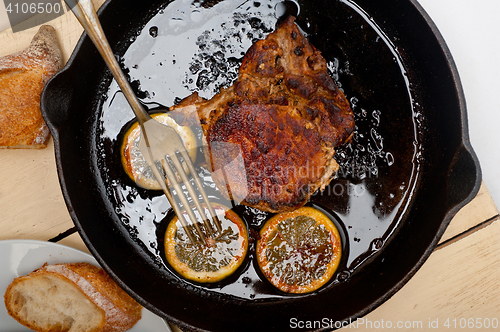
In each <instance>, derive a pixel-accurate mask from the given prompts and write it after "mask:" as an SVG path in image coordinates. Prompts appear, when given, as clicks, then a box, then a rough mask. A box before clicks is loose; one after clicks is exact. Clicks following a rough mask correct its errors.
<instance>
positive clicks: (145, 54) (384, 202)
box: [98, 0, 421, 299]
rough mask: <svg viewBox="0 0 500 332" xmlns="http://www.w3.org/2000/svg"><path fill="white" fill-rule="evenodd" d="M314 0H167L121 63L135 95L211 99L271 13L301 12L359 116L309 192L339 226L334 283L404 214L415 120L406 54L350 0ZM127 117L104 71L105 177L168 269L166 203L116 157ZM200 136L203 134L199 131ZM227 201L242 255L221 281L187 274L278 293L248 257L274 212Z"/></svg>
mask: <svg viewBox="0 0 500 332" xmlns="http://www.w3.org/2000/svg"><path fill="white" fill-rule="evenodd" d="M314 4H316V6H317V8H315V7H314V5H311V4H309V3H308V6H307V10H306V9H305V8H301V7H300V2H295V1H293V2H292V1H287V2H286V3H285V4H281V3H280V2H279V1H272V0H266V1H195V2H193V3H186V1H174V2H172V3H170V4H169V5H168V6H167V7H166V8H164V9H162V10H161V11H160V12H159V13H158V14H157V15H156V16H154V17H153V18H152V19H151V20H150V21H149V22H148V23H147V24H146V25H145V26H144V27H143V28H142V30H141V32H140V33H139V34H138V35H137V38H136V39H135V41H134V42H133V43H131V45H130V47H129V48H128V50H127V51H126V52H125V54H123V56H122V58H121V63H122V65H123V66H124V68H125V69H126V71H127V73H128V75H129V77H130V80H131V81H132V82H133V86H134V88H135V90H136V93H137V94H138V96H139V97H140V98H141V99H142V101H143V102H144V104H145V105H146V106H148V107H150V108H152V109H155V108H158V109H159V110H166V106H169V105H173V104H175V103H177V102H179V101H180V100H181V99H182V98H185V97H187V96H188V95H190V94H191V93H192V92H194V91H196V92H198V93H199V94H200V95H201V96H202V97H205V98H211V97H212V96H213V95H214V94H216V93H217V92H218V91H219V89H220V88H221V87H227V86H230V85H231V84H232V83H233V82H234V80H235V79H236V77H237V72H238V68H239V65H240V63H241V59H242V57H243V55H244V54H245V52H246V50H247V49H248V48H249V47H250V46H251V44H252V43H253V42H254V41H255V40H257V39H261V38H265V36H266V35H267V34H268V33H269V32H271V31H273V30H274V27H275V24H276V22H277V21H278V19H279V16H280V15H277V14H276V13H277V12H282V13H288V12H292V13H294V14H298V16H297V24H298V25H299V27H300V28H301V29H302V31H303V32H304V33H305V34H306V35H307V36H308V38H309V40H310V41H311V43H312V44H313V45H314V46H315V47H316V48H317V49H319V50H321V52H322V54H323V56H324V57H325V59H326V60H327V62H328V68H329V72H330V75H331V77H332V78H333V79H334V80H335V82H336V83H337V84H338V86H339V87H340V88H341V89H342V90H343V91H344V92H345V95H346V96H347V97H348V99H349V100H350V102H351V106H352V109H353V111H354V114H355V121H356V129H355V134H354V137H353V140H352V141H351V142H350V143H349V144H346V145H344V146H341V147H339V148H338V149H337V153H336V157H335V158H336V160H337V162H338V163H339V165H340V170H339V173H338V174H337V178H336V179H334V180H333V181H332V182H331V183H330V185H329V186H328V187H327V188H326V189H325V190H324V191H323V192H317V193H315V194H314V195H313V196H312V199H311V202H310V203H309V204H311V205H312V206H315V207H317V208H319V209H321V210H323V211H324V212H325V213H326V214H328V215H329V216H330V217H331V218H332V220H333V221H334V222H335V223H336V225H337V227H338V229H339V231H340V232H341V235H342V240H343V258H342V261H341V265H340V267H339V270H338V273H337V275H336V276H334V278H333V280H332V281H331V282H330V284H328V285H327V286H325V287H334V285H335V284H337V283H340V282H344V281H345V280H347V279H348V278H349V276H350V275H352V274H353V273H356V272H357V271H358V270H360V269H362V267H363V265H364V264H365V263H366V262H367V261H369V259H370V258H371V257H374V255H377V254H383V249H384V244H385V243H387V241H390V239H391V237H392V236H393V235H394V234H395V232H396V231H397V228H398V225H399V224H400V223H402V222H404V217H405V213H406V211H407V209H408V202H409V198H410V196H411V194H412V192H413V191H414V190H415V185H416V182H417V178H418V171H419V160H420V159H419V158H417V156H418V155H420V153H421V152H420V151H419V142H418V131H419V123H418V122H417V121H415V118H416V116H415V114H417V111H416V110H415V105H416V103H415V102H414V100H413V96H412V93H411V89H410V88H409V83H408V80H407V78H406V72H405V68H404V64H403V62H402V61H401V59H400V57H399V55H398V53H397V51H396V48H395V47H394V46H393V45H392V44H391V43H390V42H388V39H387V37H386V36H385V35H384V33H383V32H382V31H380V29H378V27H377V25H376V24H375V23H374V22H373V21H372V20H371V19H370V18H369V17H368V16H367V15H366V14H364V13H363V11H362V10H361V9H360V8H358V7H356V6H355V5H353V3H351V2H350V1H329V2H328V6H325V5H324V4H323V3H322V2H321V1H317V2H314ZM325 8H328V9H325ZM133 119H134V115H133V113H132V111H131V110H130V108H129V107H128V105H127V103H126V101H125V98H124V97H123V95H122V94H121V93H120V92H119V89H118V87H117V84H116V82H114V81H113V82H111V84H109V88H108V98H107V100H106V101H105V102H104V104H103V107H102V113H101V121H100V123H101V128H100V129H99V130H98V131H99V135H100V138H99V140H98V144H99V147H100V149H101V150H102V156H103V161H102V162H103V164H104V166H103V167H105V168H106V169H107V170H109V172H104V173H105V175H104V176H105V177H106V178H105V179H103V180H104V183H105V184H106V186H107V193H108V196H109V197H110V198H111V200H112V201H113V202H114V210H115V212H116V214H117V215H118V216H119V218H120V220H121V221H122V226H123V227H125V228H126V229H127V232H128V233H129V234H130V236H131V238H132V239H134V241H135V242H136V243H137V244H138V245H140V246H141V247H143V248H146V250H147V251H148V252H149V253H150V254H151V257H152V258H153V259H154V260H155V262H156V264H157V265H158V268H159V269H160V270H161V271H165V273H173V271H172V270H171V269H170V268H169V266H168V264H167V263H165V260H164V255H163V248H162V242H163V241H162V236H163V235H162V232H164V230H165V228H166V222H168V220H169V215H171V208H170V205H169V203H168V201H167V199H166V198H165V197H164V196H163V195H162V193H161V192H155V191H148V190H144V189H141V188H139V187H137V186H136V185H135V184H134V183H133V182H132V181H131V180H130V179H129V178H128V177H127V176H126V175H125V173H124V172H123V171H122V169H121V164H120V161H119V157H117V153H116V151H117V146H119V145H120V144H121V139H122V135H123V133H124V131H125V129H126V127H127V125H128V124H130V123H131V122H132V121H133ZM197 135H198V138H201V132H198V133H197ZM197 160H198V161H200V160H201V164H199V166H198V168H197V169H198V173H199V175H200V177H201V178H202V179H203V180H204V184H205V187H206V189H207V190H208V191H209V194H210V195H211V197H212V198H213V199H218V198H217V197H218V196H220V195H218V194H217V190H216V187H215V185H214V183H213V182H212V181H211V178H210V173H209V172H208V171H207V170H206V168H205V167H204V165H203V153H202V152H201V151H199V155H198V159H197ZM235 210H236V211H237V213H239V214H240V216H241V217H242V218H243V219H244V220H245V221H246V223H247V225H248V227H249V233H250V237H251V238H250V248H249V254H248V256H247V259H246V262H245V264H243V266H242V267H241V268H240V269H239V270H238V271H237V272H236V273H235V274H234V275H233V276H231V277H229V278H228V279H226V280H225V281H223V282H222V283H219V284H216V285H211V286H209V285H197V284H192V283H189V282H188V281H186V284H187V285H188V284H189V287H192V288H193V289H197V288H199V287H202V288H209V289H210V290H211V291H214V292H222V293H226V294H231V295H235V296H238V297H242V298H247V299H259V298H274V297H281V296H286V295H284V294H280V293H278V292H277V291H276V290H275V289H274V288H273V287H272V286H270V285H269V283H267V282H266V281H265V278H263V277H262V276H260V272H259V268H258V267H257V266H256V263H255V260H254V245H255V240H256V239H255V237H256V234H258V231H259V229H260V227H261V226H262V224H263V223H264V222H265V221H266V220H267V219H268V218H269V217H270V216H271V215H270V214H268V213H264V212H261V211H258V210H256V209H253V208H249V207H244V206H238V207H236V208H235ZM252 234H253V235H252Z"/></svg>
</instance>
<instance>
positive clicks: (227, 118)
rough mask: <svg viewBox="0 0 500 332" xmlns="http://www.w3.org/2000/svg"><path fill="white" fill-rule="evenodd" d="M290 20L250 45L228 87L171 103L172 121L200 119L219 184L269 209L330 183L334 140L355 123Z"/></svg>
mask: <svg viewBox="0 0 500 332" xmlns="http://www.w3.org/2000/svg"><path fill="white" fill-rule="evenodd" d="M294 21H295V18H294V17H289V18H288V19H286V20H285V21H284V22H283V23H282V24H281V25H279V26H278V27H277V29H276V30H275V31H274V32H273V33H271V34H269V35H268V36H267V37H266V38H265V39H263V40H259V41H257V42H255V43H254V44H253V45H252V46H251V47H250V49H249V50H248V51H247V53H246V54H245V56H244V58H243V61H242V64H241V66H240V69H239V76H238V79H237V80H236V82H235V83H234V84H233V85H232V86H231V87H229V88H227V89H221V91H220V92H219V93H218V94H217V95H215V96H214V97H213V98H211V99H210V100H205V99H203V98H201V97H199V96H198V94H197V93H194V94H192V95H191V96H189V97H187V98H186V99H184V100H183V101H182V102H180V103H179V104H178V105H176V106H173V107H172V108H171V111H172V113H171V114H172V115H173V116H174V117H175V118H176V119H177V120H178V121H180V122H183V123H184V124H188V123H191V124H193V123H195V122H199V123H200V124H201V127H202V129H203V133H204V140H205V143H206V144H207V146H208V151H209V153H210V161H211V166H212V168H213V179H214V181H215V183H216V185H217V186H218V188H219V189H221V192H225V190H224V189H226V190H227V192H226V195H227V196H228V197H229V198H231V199H233V200H235V201H237V202H239V203H241V204H245V205H248V206H252V207H255V208H257V209H260V210H263V211H268V212H274V213H277V212H284V211H290V210H294V209H296V208H298V207H300V206H302V205H304V204H305V203H306V202H307V201H308V200H309V198H310V197H311V195H312V194H313V193H314V192H315V191H316V190H318V189H319V190H323V189H324V188H325V187H326V186H327V185H328V184H329V183H330V181H331V180H332V178H333V177H334V176H335V174H336V172H337V171H338V168H339V166H338V164H337V162H336V161H335V159H334V158H333V156H334V154H335V147H336V146H338V145H340V144H342V143H345V142H346V141H348V140H350V138H351V136H352V133H353V130H354V117H353V113H352V110H351V108H350V106H349V102H348V101H347V99H346V98H345V96H344V94H343V92H342V91H341V90H340V89H339V88H338V87H337V86H336V85H335V83H334V82H333V80H332V79H331V78H330V76H329V75H328V70H327V64H326V61H325V59H324V58H323V57H322V55H321V53H320V52H319V51H318V50H316V49H315V48H314V47H313V46H312V45H310V44H309V42H308V41H307V39H306V38H305V36H304V35H303V34H302V33H301V32H300V30H299V29H298V27H297V26H296V24H295V23H294Z"/></svg>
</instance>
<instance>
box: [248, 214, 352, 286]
mask: <svg viewBox="0 0 500 332" xmlns="http://www.w3.org/2000/svg"><path fill="white" fill-rule="evenodd" d="M260 236H261V238H260V239H259V241H258V242H257V261H258V264H259V267H260V269H261V271H262V273H263V274H264V276H265V277H266V278H267V279H268V280H269V281H270V282H271V284H273V285H274V286H275V287H277V288H278V289H280V290H281V291H283V292H287V293H309V292H312V291H315V290H317V289H318V288H320V287H321V286H323V285H324V284H325V283H326V282H327V281H328V280H330V279H331V277H332V276H333V274H334V273H335V270H336V269H337V267H338V265H339V262H340V257H341V250H342V249H341V241H340V235H339V232H338V230H337V228H336V227H335V225H334V224H333V223H332V221H331V220H330V219H329V218H328V217H327V216H326V215H325V214H324V213H322V212H321V211H319V210H317V209H314V208H312V207H301V208H299V209H297V210H295V211H292V212H287V213H281V214H277V215H275V216H274V217H272V218H271V219H269V220H268V221H267V222H266V223H265V224H264V226H263V227H262V229H261V231H260Z"/></svg>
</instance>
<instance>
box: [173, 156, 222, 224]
mask: <svg viewBox="0 0 500 332" xmlns="http://www.w3.org/2000/svg"><path fill="white" fill-rule="evenodd" d="M180 152H181V155H182V157H183V158H184V162H185V163H186V165H187V167H188V169H189V171H190V172H191V174H193V179H194V182H195V183H196V186H197V187H198V190H199V191H200V193H201V197H202V198H203V201H204V202H205V204H206V205H207V208H208V212H209V213H210V215H211V217H212V220H213V221H214V224H215V226H216V227H217V231H218V232H219V233H221V232H222V227H221V223H220V220H219V218H218V217H217V214H216V213H215V211H214V209H213V207H212V205H211V204H210V202H209V200H208V195H207V193H206V192H205V189H203V185H202V183H201V181H200V178H199V177H198V176H196V170H195V169H194V165H193V163H192V161H191V159H190V158H189V154H188V153H187V151H186V150H183V151H180Z"/></svg>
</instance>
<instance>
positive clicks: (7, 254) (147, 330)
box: [0, 240, 171, 332]
mask: <svg viewBox="0 0 500 332" xmlns="http://www.w3.org/2000/svg"><path fill="white" fill-rule="evenodd" d="M76 262H87V263H91V264H94V265H98V263H97V261H96V260H95V259H94V257H92V256H91V255H89V254H87V253H84V252H82V251H79V250H76V249H74V248H71V247H67V246H63V245H60V244H57V243H52V242H44V241H35V240H4V241H0V299H1V302H2V304H1V305H0V332H30V331H31V330H30V329H28V328H26V327H24V326H22V325H21V324H19V323H18V322H17V321H16V320H15V319H13V318H12V317H10V316H9V314H7V309H5V304H4V301H3V294H5V291H6V290H7V287H8V286H9V284H10V283H11V282H12V280H14V278H17V277H19V276H23V275H26V274H28V273H30V272H31V271H33V270H35V269H37V268H39V267H40V266H42V265H43V264H44V263H49V264H57V263H76ZM129 331H130V332H160V331H170V332H171V330H170V327H168V325H167V324H166V323H165V322H164V321H163V319H161V318H160V317H158V316H156V315H155V314H153V313H151V312H150V311H148V310H146V309H143V310H142V318H141V320H140V321H139V322H137V324H136V325H134V327H133V328H131V329H130V330H129Z"/></svg>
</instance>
